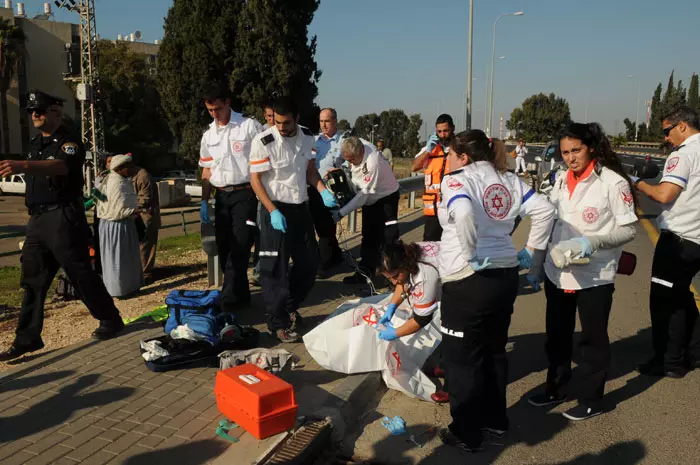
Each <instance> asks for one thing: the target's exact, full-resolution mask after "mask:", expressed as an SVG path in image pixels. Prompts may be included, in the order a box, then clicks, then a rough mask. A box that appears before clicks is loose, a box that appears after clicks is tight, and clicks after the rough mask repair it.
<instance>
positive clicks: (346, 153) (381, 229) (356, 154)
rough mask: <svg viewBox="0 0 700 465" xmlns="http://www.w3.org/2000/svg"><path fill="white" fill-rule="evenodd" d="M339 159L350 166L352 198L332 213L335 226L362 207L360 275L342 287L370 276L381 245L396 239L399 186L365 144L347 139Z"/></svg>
mask: <svg viewBox="0 0 700 465" xmlns="http://www.w3.org/2000/svg"><path fill="white" fill-rule="evenodd" d="M341 152H342V154H343V158H344V159H345V160H346V161H348V162H350V165H351V175H352V179H351V180H352V184H353V186H354V187H355V192H356V194H355V197H353V198H352V200H350V202H348V203H347V205H345V206H344V207H343V208H341V209H340V210H338V211H334V212H333V216H334V219H335V221H336V222H338V221H340V219H341V218H342V217H344V216H346V215H347V214H348V213H350V212H351V211H353V210H357V209H358V208H360V207H362V245H361V246H360V257H361V263H360V272H356V273H355V274H353V275H350V276H346V277H345V279H343V282H344V283H345V284H362V283H364V282H366V281H365V277H363V274H365V275H367V276H368V277H371V276H373V275H374V273H375V271H376V269H377V267H378V266H379V264H380V263H379V262H380V260H381V253H382V249H383V248H384V245H385V244H391V243H392V242H395V241H397V240H398V238H399V224H398V223H399V222H398V210H399V183H398V182H397V181H396V177H395V176H394V172H393V171H392V169H391V167H390V166H389V162H387V161H386V159H385V158H384V157H383V156H382V154H381V153H379V151H378V150H377V149H376V148H375V147H374V146H373V145H372V144H370V143H369V142H367V141H363V140H362V139H360V138H358V137H348V138H347V139H345V141H344V142H343V145H342V146H341Z"/></svg>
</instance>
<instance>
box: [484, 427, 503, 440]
mask: <svg viewBox="0 0 700 465" xmlns="http://www.w3.org/2000/svg"><path fill="white" fill-rule="evenodd" d="M481 431H483V432H484V433H485V434H488V435H489V436H493V437H494V438H497V439H503V437H504V436H505V435H506V433H507V432H508V430H505V429H498V428H489V427H488V426H484V427H483V428H481Z"/></svg>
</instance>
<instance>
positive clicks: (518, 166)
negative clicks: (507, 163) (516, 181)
mask: <svg viewBox="0 0 700 465" xmlns="http://www.w3.org/2000/svg"><path fill="white" fill-rule="evenodd" d="M525 155H527V147H525V141H524V140H523V139H520V141H519V142H518V146H517V147H515V172H516V174H520V173H522V174H525V173H527V167H526V166H525Z"/></svg>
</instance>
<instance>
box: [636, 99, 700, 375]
mask: <svg viewBox="0 0 700 465" xmlns="http://www.w3.org/2000/svg"><path fill="white" fill-rule="evenodd" d="M662 127H663V131H664V136H665V138H666V141H667V142H670V143H671V144H673V145H674V147H676V150H675V151H674V152H672V153H671V154H670V155H669V156H668V158H667V159H666V165H665V166H664V171H663V173H662V177H661V182H659V183H658V184H656V185H652V184H649V183H646V182H644V181H638V180H635V181H636V183H635V184H636V188H637V190H638V191H639V192H641V193H643V194H644V195H646V196H647V197H649V198H650V199H652V200H654V201H656V202H658V203H660V204H661V208H662V212H661V214H660V215H659V217H658V220H657V221H658V226H659V229H660V230H661V235H660V236H659V241H658V242H657V243H656V250H655V251H654V261H653V263H652V266H651V294H650V296H649V308H650V310H651V332H652V340H653V344H654V355H653V357H652V359H651V360H650V361H648V362H647V363H644V364H641V365H640V366H639V367H638V370H639V371H640V372H641V373H643V374H648V375H654V376H668V377H672V378H682V377H683V376H685V374H686V373H687V371H688V369H691V370H692V369H694V368H700V319H698V308H697V305H696V303H695V297H694V296H693V293H692V291H691V290H690V284H691V282H692V279H693V277H694V276H695V275H696V274H697V273H698V271H700V121H699V120H698V114H697V112H696V111H694V110H693V109H691V108H688V107H681V108H678V109H676V110H674V111H673V112H671V113H670V114H669V115H668V116H667V117H666V118H664V120H663V126H662Z"/></svg>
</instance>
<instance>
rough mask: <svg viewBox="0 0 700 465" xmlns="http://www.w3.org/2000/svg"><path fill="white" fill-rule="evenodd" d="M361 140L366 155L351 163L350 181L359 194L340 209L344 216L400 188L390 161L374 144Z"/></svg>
mask: <svg viewBox="0 0 700 465" xmlns="http://www.w3.org/2000/svg"><path fill="white" fill-rule="evenodd" d="M361 140H362V143H363V144H364V147H365V155H364V157H363V158H362V161H361V162H360V163H359V164H358V165H351V168H350V181H351V182H352V185H353V187H354V188H355V192H356V194H357V195H356V196H355V197H354V198H353V199H352V200H351V201H350V203H348V204H347V205H345V206H344V207H343V208H341V209H340V214H341V215H343V216H345V215H347V214H348V213H350V212H351V211H352V210H354V209H356V208H358V207H360V206H362V205H374V204H375V203H376V202H377V201H378V200H379V199H381V198H384V197H386V196H387V195H389V194H393V193H394V192H396V191H397V190H399V183H398V181H397V180H396V176H394V171H393V170H392V169H391V166H389V162H388V161H386V159H385V158H384V157H383V156H382V154H381V153H379V151H378V150H377V148H376V147H375V146H374V145H372V144H370V143H369V142H367V141H366V140H364V139H361ZM358 200H360V201H359V203H358Z"/></svg>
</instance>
